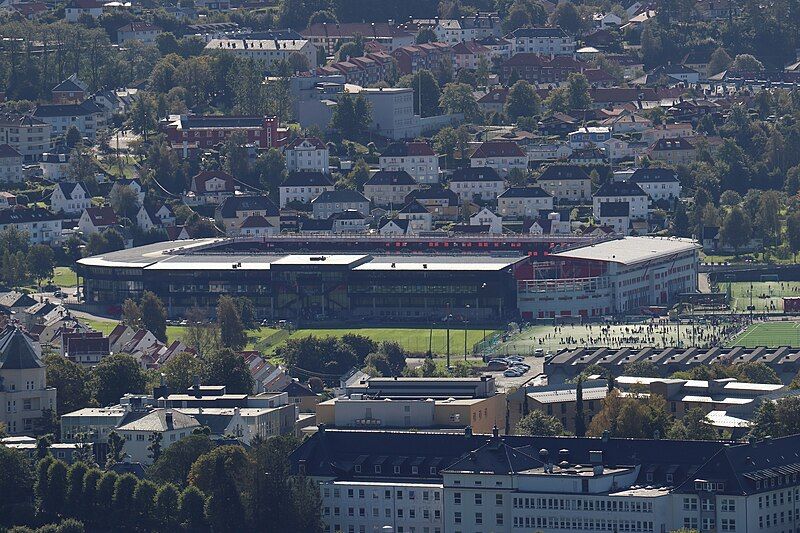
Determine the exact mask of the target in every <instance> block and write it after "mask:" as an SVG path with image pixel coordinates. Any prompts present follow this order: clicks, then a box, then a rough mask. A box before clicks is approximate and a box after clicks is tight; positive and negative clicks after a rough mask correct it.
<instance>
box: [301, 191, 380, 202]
mask: <svg viewBox="0 0 800 533" xmlns="http://www.w3.org/2000/svg"><path fill="white" fill-rule="evenodd" d="M355 202H365V203H369V199H368V198H367V197H366V196H364V195H363V194H361V193H360V192H358V191H355V190H353V189H335V190H332V191H324V192H323V193H322V194H320V195H319V196H317V197H316V198H314V199H313V200H311V203H312V205H313V204H327V203H331V204H333V203H355Z"/></svg>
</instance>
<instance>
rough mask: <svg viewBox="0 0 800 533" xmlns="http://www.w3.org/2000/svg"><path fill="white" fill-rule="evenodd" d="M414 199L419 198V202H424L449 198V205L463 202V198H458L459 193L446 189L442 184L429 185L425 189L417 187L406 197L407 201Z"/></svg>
mask: <svg viewBox="0 0 800 533" xmlns="http://www.w3.org/2000/svg"><path fill="white" fill-rule="evenodd" d="M412 200H417V201H418V202H423V201H425V200H447V205H448V206H457V205H459V204H460V203H461V200H460V199H459V198H458V194H456V193H455V192H454V191H453V190H451V189H449V188H448V189H445V188H443V187H440V186H435V187H428V188H425V189H415V190H413V191H411V192H410V193H408V194H407V195H406V197H405V201H406V202H410V201H412Z"/></svg>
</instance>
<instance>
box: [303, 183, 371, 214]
mask: <svg viewBox="0 0 800 533" xmlns="http://www.w3.org/2000/svg"><path fill="white" fill-rule="evenodd" d="M348 210H355V211H358V212H359V213H361V214H362V215H364V216H367V215H369V199H367V197H366V196H364V195H363V194H361V193H360V192H358V191H354V190H352V189H337V190H333V191H324V192H323V193H322V194H320V195H319V196H317V197H316V198H314V199H313V200H311V211H312V213H313V215H314V218H317V219H321V220H322V219H328V218H330V217H331V216H332V215H335V214H336V213H343V212H345V211H348Z"/></svg>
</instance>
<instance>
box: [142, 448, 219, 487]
mask: <svg viewBox="0 0 800 533" xmlns="http://www.w3.org/2000/svg"><path fill="white" fill-rule="evenodd" d="M213 447H214V446H213V443H212V442H211V439H209V438H208V435H189V436H188V437H184V438H182V439H181V440H179V441H178V442H176V443H174V444H172V445H171V446H169V447H168V448H167V449H166V450H164V451H163V452H162V453H161V456H160V457H159V458H158V459H157V460H156V461H155V462H154V463H153V465H152V466H151V467H150V468H149V469H148V476H149V477H150V478H151V479H153V480H154V481H156V482H158V483H172V484H175V485H177V486H179V487H182V486H184V485H186V479H187V477H188V476H189V471H190V470H191V468H192V465H193V464H194V462H195V461H197V459H198V458H199V457H200V456H201V455H203V454H206V453H208V452H210V451H211V450H212V448H213Z"/></svg>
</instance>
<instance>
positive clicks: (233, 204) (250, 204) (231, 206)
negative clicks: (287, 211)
mask: <svg viewBox="0 0 800 533" xmlns="http://www.w3.org/2000/svg"><path fill="white" fill-rule="evenodd" d="M239 211H266V216H268V217H277V216H278V215H279V214H280V212H279V211H278V207H277V206H276V205H275V203H274V202H273V201H272V200H271V199H270V197H269V196H267V195H265V194H260V195H257V196H229V197H228V198H225V200H224V201H223V202H222V204H221V205H220V207H219V212H220V215H221V216H222V218H236V216H237V213H238V212H239Z"/></svg>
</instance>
